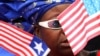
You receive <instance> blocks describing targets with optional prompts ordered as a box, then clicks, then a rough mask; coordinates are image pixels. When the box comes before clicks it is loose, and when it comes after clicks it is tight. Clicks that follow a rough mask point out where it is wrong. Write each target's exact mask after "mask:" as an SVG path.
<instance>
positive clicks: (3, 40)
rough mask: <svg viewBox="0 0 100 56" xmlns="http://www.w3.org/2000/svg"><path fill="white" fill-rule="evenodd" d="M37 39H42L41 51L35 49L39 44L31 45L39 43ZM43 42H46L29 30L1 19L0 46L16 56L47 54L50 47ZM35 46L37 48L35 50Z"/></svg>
mask: <svg viewBox="0 0 100 56" xmlns="http://www.w3.org/2000/svg"><path fill="white" fill-rule="evenodd" d="M37 41H40V42H39V43H40V45H41V50H42V51H41V50H39V53H38V52H37V51H35V50H36V48H37V46H33V47H32V46H31V44H35V45H38V42H37ZM34 42H35V43H34ZM43 43H44V42H43V41H42V40H40V39H38V38H36V37H35V36H33V35H31V34H29V33H28V32H25V31H23V30H21V29H19V28H17V27H16V26H13V25H11V24H9V23H6V22H4V21H0V47H2V48H4V49H5V50H7V51H9V52H10V53H12V54H14V55H15V56H41V55H39V54H42V56H43V55H47V54H48V53H49V51H50V49H49V48H48V47H47V46H46V44H43ZM42 44H43V45H42ZM33 48H35V50H34V49H33ZM41 52H42V53H41ZM0 55H1V54H0ZM2 56H3V55H2Z"/></svg>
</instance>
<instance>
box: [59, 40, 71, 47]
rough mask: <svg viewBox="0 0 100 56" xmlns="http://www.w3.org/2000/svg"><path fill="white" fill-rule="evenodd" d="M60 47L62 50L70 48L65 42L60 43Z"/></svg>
mask: <svg viewBox="0 0 100 56" xmlns="http://www.w3.org/2000/svg"><path fill="white" fill-rule="evenodd" d="M60 46H61V47H63V48H69V47H70V45H69V43H68V41H67V40H64V41H62V42H61V43H60Z"/></svg>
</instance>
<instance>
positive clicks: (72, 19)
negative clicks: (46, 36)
mask: <svg viewBox="0 0 100 56" xmlns="http://www.w3.org/2000/svg"><path fill="white" fill-rule="evenodd" d="M84 9H85V7H84V6H82V8H81V9H80V10H79V11H78V12H77V13H76V14H74V15H73V17H72V18H70V19H68V21H66V23H65V24H63V25H64V26H66V27H68V26H69V25H71V24H72V22H74V21H75V20H78V19H77V18H78V17H79V15H80V14H81V12H82V11H83V10H84ZM64 26H62V28H66V27H64Z"/></svg>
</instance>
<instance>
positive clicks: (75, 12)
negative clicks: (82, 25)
mask: <svg viewBox="0 0 100 56" xmlns="http://www.w3.org/2000/svg"><path fill="white" fill-rule="evenodd" d="M82 6H83V4H81V5H80V7H79V8H77V10H76V11H74V12H73V13H72V14H71V15H70V16H69V17H67V18H66V20H64V21H63V22H62V23H61V24H62V25H63V24H65V23H66V22H67V21H68V20H69V19H71V18H72V17H73V16H74V15H75V14H77V13H78V11H79V10H80V8H82ZM74 8H75V6H74ZM78 9H79V10H78ZM66 11H67V14H65V15H68V13H69V11H68V10H66ZM65 15H64V16H65ZM80 15H81V14H80ZM80 15H79V16H80ZM76 19H77V20H78V19H79V18H78V17H77V18H76ZM75 21H76V20H75ZM75 21H74V22H75ZM74 22H72V23H71V24H73V23H74ZM69 26H70V25H69Z"/></svg>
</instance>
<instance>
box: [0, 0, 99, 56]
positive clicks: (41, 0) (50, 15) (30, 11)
mask: <svg viewBox="0 0 100 56" xmlns="http://www.w3.org/2000/svg"><path fill="white" fill-rule="evenodd" d="M73 2H74V0H46V1H45V0H32V1H31V0H30V1H28V2H25V4H23V3H15V4H17V5H13V6H12V4H6V6H10V8H13V7H14V6H15V7H14V8H13V10H12V11H11V12H10V13H8V14H5V15H4V17H3V18H5V17H8V18H7V19H3V20H6V21H10V22H11V23H13V22H15V21H16V20H15V18H18V17H20V16H22V17H23V18H20V19H24V20H25V21H27V23H28V24H29V25H30V24H31V25H33V30H34V31H33V34H34V35H37V36H38V37H39V38H41V39H42V40H43V41H45V42H46V44H47V46H48V47H49V48H50V49H51V51H50V53H49V54H48V55H47V56H90V54H91V53H90V52H89V51H86V50H83V49H81V51H79V50H78V52H77V54H76V53H75V52H73V49H72V47H71V46H70V41H69V40H68V39H67V37H66V34H65V33H64V32H63V28H61V25H60V23H59V22H58V20H59V17H58V15H59V14H60V13H62V12H63V11H64V10H65V9H66V8H68V7H69V6H70V5H71V4H72V3H73ZM13 4H14V3H13ZM18 4H20V5H21V6H19V5H18ZM16 6H18V7H16ZM5 8H6V7H5ZM15 8H17V9H15ZM71 10H72V9H71ZM69 11H70V10H69ZM5 12H7V11H5ZM12 13H14V14H15V15H14V14H12ZM2 14H3V13H1V15H2ZM9 15H10V16H9ZM11 15H14V16H11ZM13 19H14V20H15V21H14V20H13ZM70 26H71V25H70ZM30 46H33V45H32V44H31V45H30ZM35 49H36V48H35ZM42 51H43V50H42ZM98 53H99V52H98ZM38 54H40V51H38ZM98 55H99V54H98ZM40 56H41V55H40Z"/></svg>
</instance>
